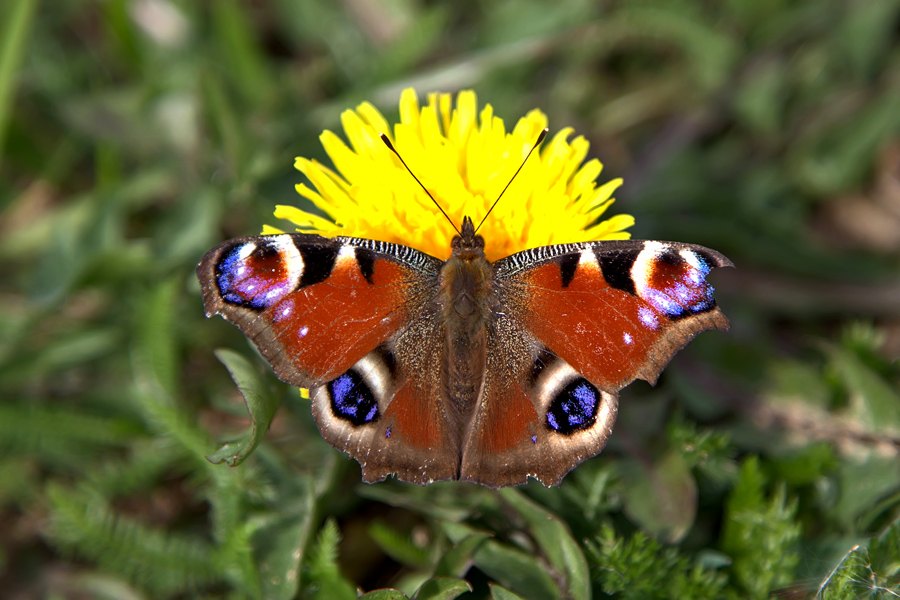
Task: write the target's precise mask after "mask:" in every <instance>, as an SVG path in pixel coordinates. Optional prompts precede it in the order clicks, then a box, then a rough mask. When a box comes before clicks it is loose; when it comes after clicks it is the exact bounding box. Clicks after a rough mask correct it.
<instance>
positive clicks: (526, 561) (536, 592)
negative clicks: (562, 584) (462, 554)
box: [473, 540, 561, 600]
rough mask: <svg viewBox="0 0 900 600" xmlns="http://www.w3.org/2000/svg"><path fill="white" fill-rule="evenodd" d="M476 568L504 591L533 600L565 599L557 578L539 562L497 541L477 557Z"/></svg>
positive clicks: (480, 551) (476, 555)
mask: <svg viewBox="0 0 900 600" xmlns="http://www.w3.org/2000/svg"><path fill="white" fill-rule="evenodd" d="M473 558H474V562H475V566H476V567H478V568H479V569H481V570H482V571H483V572H484V573H485V574H486V575H488V576H489V577H491V578H493V579H495V580H496V581H497V582H499V583H500V584H501V585H503V586H504V587H508V588H510V589H512V590H514V591H515V592H517V593H520V594H525V595H526V596H528V597H529V598H531V599H533V600H545V599H546V600H552V599H554V598H559V597H560V596H561V593H560V589H559V587H558V586H557V584H556V581H555V580H554V578H553V576H552V575H550V573H548V572H547V569H546V567H545V566H544V565H542V564H541V562H540V561H538V559H537V558H536V557H534V556H532V555H530V554H526V553H525V552H522V551H521V550H518V549H516V548H513V547H511V546H507V545H506V544H501V543H500V542H498V541H496V540H487V541H486V542H484V543H483V544H482V545H481V546H480V547H479V548H478V550H477V551H476V552H475V555H474V557H473Z"/></svg>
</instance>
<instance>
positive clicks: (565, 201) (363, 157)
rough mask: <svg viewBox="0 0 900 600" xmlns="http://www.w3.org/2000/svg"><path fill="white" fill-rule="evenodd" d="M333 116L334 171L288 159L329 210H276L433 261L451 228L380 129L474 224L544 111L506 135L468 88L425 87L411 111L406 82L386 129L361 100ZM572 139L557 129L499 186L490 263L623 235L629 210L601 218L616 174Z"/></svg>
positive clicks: (305, 189)
mask: <svg viewBox="0 0 900 600" xmlns="http://www.w3.org/2000/svg"><path fill="white" fill-rule="evenodd" d="M341 121H342V124H343V127H344V132H345V134H346V136H347V140H348V141H349V144H348V143H345V142H344V141H343V140H342V139H341V138H340V137H338V136H337V135H336V134H334V133H332V132H331V131H325V132H324V133H322V135H321V137H320V139H321V140H322V145H323V146H324V147H325V151H326V152H327V153H328V156H329V157H330V158H331V160H332V162H333V163H334V169H333V170H332V169H330V168H328V167H326V166H325V165H322V164H320V163H318V162H316V161H313V160H308V159H306V158H297V160H296V163H295V166H296V168H297V169H298V170H299V171H301V172H302V173H303V174H304V175H306V177H307V178H308V179H309V181H310V183H311V184H312V187H310V186H308V185H306V184H298V185H297V191H298V192H299V193H300V195H301V196H303V197H304V198H307V199H309V200H310V201H311V202H312V203H313V204H314V205H315V206H316V208H318V209H319V210H321V211H322V212H324V213H325V214H326V215H328V217H329V218H323V217H321V216H319V215H318V214H314V213H311V212H308V211H305V210H302V209H300V208H297V207H294V206H278V207H277V208H276V211H275V216H276V217H277V218H279V219H286V220H288V221H291V222H293V223H294V224H295V225H296V226H297V230H298V231H301V232H303V233H317V234H320V235H324V236H335V235H344V236H352V237H364V238H371V239H377V240H382V241H385V242H393V243H397V244H403V245H406V246H411V247H413V248H416V249H418V250H421V251H423V252H427V253H428V254H431V255H433V256H437V257H440V258H447V257H448V256H449V254H450V240H451V239H452V237H453V235H454V234H455V231H454V229H453V227H451V226H450V224H449V223H447V222H446V220H445V219H444V217H443V216H442V215H441V214H440V211H439V210H438V209H437V208H436V207H435V206H434V203H433V202H432V201H431V199H429V198H428V196H427V195H426V193H425V192H424V191H423V190H422V188H421V187H420V186H419V184H418V183H416V181H415V179H413V178H412V177H411V176H410V174H409V173H408V172H407V171H406V169H405V168H404V167H403V165H402V164H401V163H400V161H399V160H398V158H397V157H396V156H395V155H394V154H393V153H392V152H391V151H390V150H389V149H388V148H387V147H386V146H385V144H384V143H383V142H382V141H381V139H380V138H379V136H380V134H382V133H384V134H386V135H387V136H388V137H389V139H390V140H391V142H392V143H393V145H394V147H395V148H396V149H397V151H398V152H399V153H400V155H401V156H403V159H404V160H405V161H406V163H407V164H408V165H409V168H410V169H411V170H412V172H413V173H415V175H416V177H418V178H419V180H420V181H421V182H422V184H423V185H424V186H425V187H426V188H427V189H428V191H429V192H430V193H431V195H432V196H434V199H435V200H436V201H437V202H438V203H439V204H440V205H441V207H443V209H444V210H445V211H446V212H447V214H448V215H449V216H450V218H451V219H452V220H453V223H454V224H455V225H456V227H459V226H460V224H461V223H462V219H463V216H470V217H472V219H473V220H474V221H475V223H476V224H477V223H479V222H480V221H481V219H482V217H483V216H484V215H485V214H487V212H488V210H489V209H490V207H491V205H492V204H493V203H494V201H495V200H496V199H497V198H498V196H499V195H500V193H501V191H502V190H503V188H504V187H505V186H506V185H507V183H509V181H510V179H511V178H512V176H513V174H514V173H515V172H516V170H517V169H518V168H519V166H521V164H522V161H523V160H524V159H525V157H526V155H527V154H528V151H529V150H530V149H531V147H532V146H533V145H534V142H535V140H537V138H538V135H539V134H540V132H541V131H542V130H543V129H544V128H545V127H546V126H547V117H546V116H545V115H544V114H543V113H542V112H541V111H539V110H532V111H531V112H529V113H528V114H527V115H526V116H525V117H523V118H521V119H519V122H518V123H516V126H515V127H514V128H513V129H512V131H510V132H507V131H506V128H505V126H504V124H503V120H502V119H500V118H499V117H497V116H495V115H494V111H493V108H492V107H491V105H490V104H487V105H485V106H484V108H482V109H481V111H480V112H479V110H478V103H477V100H476V98H475V93H474V92H472V91H463V92H460V93H459V94H458V95H457V97H456V105H455V106H454V105H453V100H452V97H451V95H450V94H437V93H433V94H429V96H428V103H427V104H426V105H425V106H422V107H420V106H419V101H418V98H417V97H416V94H415V92H414V91H413V90H411V89H407V90H405V91H404V92H403V94H402V95H401V98H400V123H397V124H396V125H394V126H393V128H391V126H390V125H389V124H388V122H387V121H386V120H385V118H384V117H383V116H382V115H381V113H380V112H379V111H378V109H376V108H375V107H374V106H372V105H371V104H369V103H368V102H364V103H363V104H360V105H359V106H358V107H357V108H356V110H348V111H345V112H344V113H343V114H342V115H341ZM571 135H572V130H571V129H570V128H566V129H563V130H561V131H559V132H558V133H556V134H555V135H553V136H552V137H551V138H550V139H549V141H545V142H544V143H543V145H542V147H541V148H540V150H539V151H536V152H535V153H534V154H533V155H532V156H531V158H529V159H528V162H527V163H526V164H525V166H524V168H523V169H522V170H521V172H520V173H519V174H518V175H517V176H516V178H515V180H514V181H513V182H512V185H510V186H509V189H507V190H506V192H505V193H504V194H503V198H502V199H501V200H500V202H499V204H498V205H497V207H496V208H495V209H494V211H493V212H492V213H491V214H490V216H489V217H488V220H487V221H486V222H485V224H484V226H483V227H482V229H481V231H480V233H482V234H483V235H484V238H485V244H486V247H485V255H486V257H487V258H488V260H496V259H498V258H502V257H503V256H507V255H509V254H512V253H514V252H518V251H520V250H525V249H527V248H534V247H537V246H544V245H548V244H563V243H568V242H583V241H592V240H611V239H628V238H629V237H630V234H629V233H628V232H626V231H625V229H627V228H628V227H630V226H631V225H633V224H634V218H633V217H631V216H630V215H616V216H613V217H611V218H609V219H606V220H602V221H601V220H600V216H601V215H603V213H604V212H605V211H606V210H607V209H608V208H609V206H610V205H611V204H612V202H613V198H612V197H611V195H612V193H613V192H614V191H615V189H616V188H617V187H619V185H621V183H622V181H621V179H614V180H611V181H608V182H605V183H602V184H599V185H598V184H597V181H596V180H597V177H598V176H599V175H600V171H601V169H602V168H603V166H602V165H601V164H600V162H599V161H598V160H596V159H592V160H589V161H587V162H583V161H584V159H585V157H586V156H587V153H588V142H587V140H585V139H584V138H583V137H582V136H578V137H576V138H574V139H573V140H571V141H569V138H570V137H571ZM582 163H583V164H582ZM277 232H278V230H277V229H275V228H273V227H266V229H265V230H264V233H277Z"/></svg>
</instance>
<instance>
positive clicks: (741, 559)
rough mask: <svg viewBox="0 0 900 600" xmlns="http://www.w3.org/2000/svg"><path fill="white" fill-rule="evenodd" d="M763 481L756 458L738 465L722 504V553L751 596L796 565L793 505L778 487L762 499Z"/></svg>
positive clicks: (779, 581)
mask: <svg viewBox="0 0 900 600" xmlns="http://www.w3.org/2000/svg"><path fill="white" fill-rule="evenodd" d="M764 485H765V481H764V478H763V474H762V471H761V470H760V467H759V462H758V461H757V459H756V458H755V457H751V458H749V459H747V460H746V461H745V462H744V464H743V466H742V467H741V473H740V476H739V478H738V482H737V485H736V486H735V487H734V489H733V490H732V491H731V494H730V497H729V499H728V502H727V503H726V505H725V523H724V527H723V531H722V551H723V552H725V553H726V554H727V555H729V556H730V557H731V559H732V566H731V569H732V571H733V573H734V577H735V579H736V580H737V582H738V583H739V584H740V586H741V587H742V588H744V589H745V590H746V592H747V594H748V596H749V597H751V598H766V597H768V595H769V592H770V591H771V590H773V589H776V588H778V587H780V586H783V585H785V584H787V583H790V581H791V580H792V579H793V575H794V572H795V570H796V568H797V563H798V561H799V558H800V557H799V554H798V552H797V543H798V542H799V538H800V526H799V524H798V523H797V522H796V517H797V503H796V502H790V501H788V500H787V498H786V491H785V488H784V486H783V485H779V486H778V487H777V488H776V490H775V493H774V494H772V496H771V498H766V497H765V488H764Z"/></svg>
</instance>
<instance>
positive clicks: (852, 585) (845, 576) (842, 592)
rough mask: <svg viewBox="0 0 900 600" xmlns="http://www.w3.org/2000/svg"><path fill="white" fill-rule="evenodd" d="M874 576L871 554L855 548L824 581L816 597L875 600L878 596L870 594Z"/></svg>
mask: <svg viewBox="0 0 900 600" xmlns="http://www.w3.org/2000/svg"><path fill="white" fill-rule="evenodd" d="M873 575H874V574H873V573H872V569H871V567H870V566H869V553H868V552H867V551H866V549H865V548H863V547H861V546H854V547H853V548H851V549H850V551H849V552H848V553H847V554H846V555H845V556H844V558H842V559H841V562H840V563H838V566H837V567H835V569H834V570H833V571H832V572H831V573H829V574H828V576H827V577H826V578H825V579H824V580H823V581H822V584H821V585H820V586H819V590H818V593H817V594H816V597H818V598H822V600H856V599H858V598H867V597H872V598H875V597H877V596H873V595H871V593H870V592H871V585H870V583H869V582H870V581H872V579H873Z"/></svg>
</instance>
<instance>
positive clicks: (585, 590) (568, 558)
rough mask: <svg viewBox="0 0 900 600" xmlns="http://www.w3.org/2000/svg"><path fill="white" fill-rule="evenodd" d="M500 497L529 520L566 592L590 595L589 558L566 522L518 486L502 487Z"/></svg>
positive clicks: (533, 533)
mask: <svg viewBox="0 0 900 600" xmlns="http://www.w3.org/2000/svg"><path fill="white" fill-rule="evenodd" d="M500 496H501V497H502V498H503V499H504V500H505V501H506V502H507V503H509V504H510V506H512V507H513V508H514V509H515V510H516V511H517V512H518V513H519V515H521V517H522V518H523V519H524V520H525V522H526V523H528V526H529V531H530V533H531V534H532V535H533V536H534V539H535V540H536V541H537V544H538V547H539V548H540V549H541V552H543V554H544V555H545V556H546V557H547V560H548V561H549V562H550V564H551V565H552V566H553V568H554V569H555V570H556V572H557V575H558V578H559V580H560V581H561V582H562V585H563V586H564V588H565V589H564V590H563V591H564V594H565V595H566V596H567V597H570V598H574V599H575V600H580V599H585V600H587V599H588V598H590V596H591V588H590V576H589V574H588V567H587V561H585V559H584V554H582V552H581V548H580V547H579V546H578V544H577V543H576V542H575V540H574V539H573V538H572V534H571V533H570V532H569V528H568V527H567V526H566V524H565V523H563V522H562V521H561V520H560V519H559V517H557V516H556V515H554V514H553V513H551V512H549V511H547V510H546V509H544V508H542V507H540V506H538V505H537V504H535V503H534V502H532V501H531V500H528V499H527V498H526V497H525V496H524V495H523V494H522V493H521V492H520V491H518V490H516V489H514V488H504V489H502V490H500Z"/></svg>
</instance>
